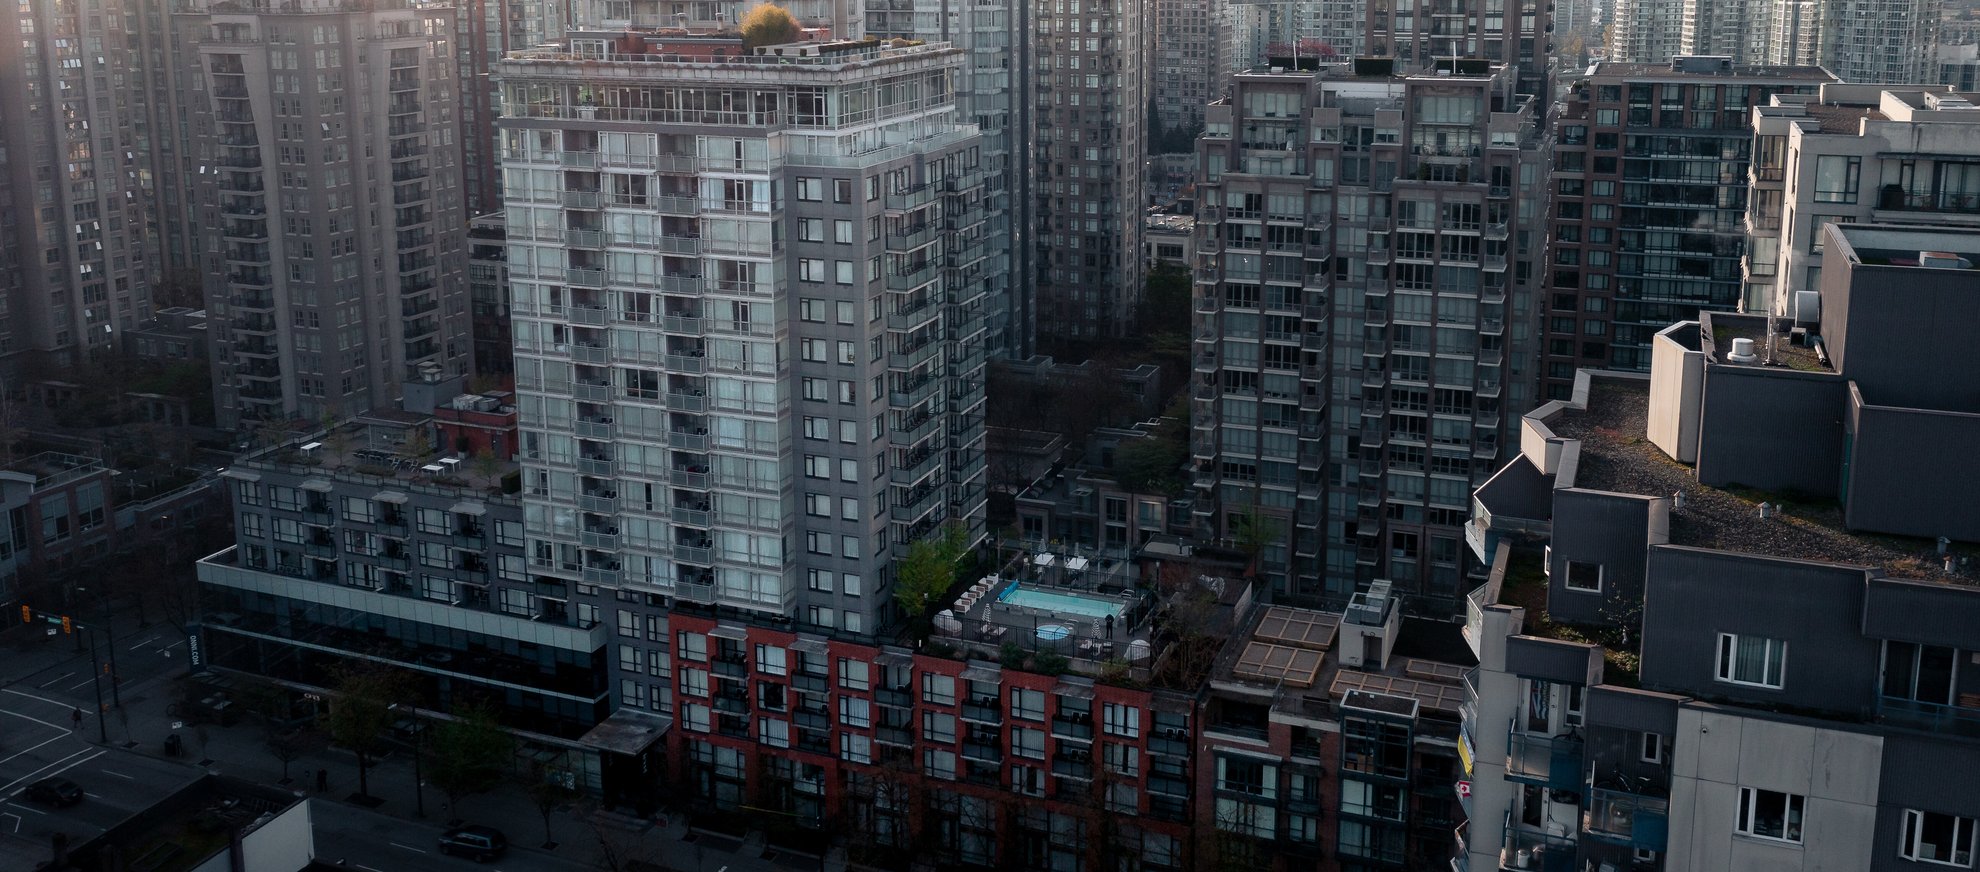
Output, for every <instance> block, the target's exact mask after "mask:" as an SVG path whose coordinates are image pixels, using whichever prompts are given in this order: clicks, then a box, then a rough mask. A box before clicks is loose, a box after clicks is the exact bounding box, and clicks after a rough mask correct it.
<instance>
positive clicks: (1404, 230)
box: [1191, 61, 1544, 614]
mask: <svg viewBox="0 0 1980 872" xmlns="http://www.w3.org/2000/svg"><path fill="white" fill-rule="evenodd" d="M1384 64H1385V62H1368V63H1364V64H1363V65H1362V68H1361V70H1360V72H1359V73H1357V72H1356V71H1355V70H1354V69H1352V68H1348V67H1339V66H1336V67H1326V68H1323V69H1322V70H1321V71H1320V72H1318V73H1315V72H1304V71H1302V72H1281V73H1269V72H1267V73H1253V74H1244V75H1240V76H1238V77H1237V82H1236V85H1235V90H1234V92H1233V96H1232V98H1231V99H1230V100H1228V101H1227V102H1224V103H1221V104H1219V105H1216V106H1213V107H1212V109H1211V120H1210V122H1209V127H1208V129H1207V130H1206V132H1205V135H1204V137H1203V138H1202V140H1200V143H1199V155H1200V156H1201V159H1202V160H1203V171H1202V181H1201V182H1200V183H1199V184H1200V187H1199V190H1200V191H1201V192H1202V204H1203V205H1202V206H1200V207H1199V209H1198V215H1197V224H1196V228H1197V241H1196V251H1197V257H1198V264H1197V268H1196V271H1195V278H1196V290H1195V310H1196V314H1195V319H1196V334H1195V335H1196V343H1195V350H1194V352H1193V361H1192V362H1193V370H1194V374H1193V378H1192V382H1191V399H1192V407H1191V409H1192V411H1191V425H1192V428H1193V435H1192V452H1191V453H1192V457H1193V458H1194V468H1195V472H1194V475H1195V481H1194V484H1195V487H1196V488H1197V490H1198V496H1197V500H1196V506H1197V511H1198V513H1199V518H1200V520H1201V523H1202V527H1203V533H1204V535H1206V536H1207V537H1209V538H1212V539H1218V540H1223V541H1225V542H1227V543H1238V542H1247V541H1248V542H1252V543H1255V544H1256V545H1257V552H1256V559H1257V571H1258V573H1259V578H1260V579H1261V588H1262V589H1263V591H1264V592H1265V593H1264V595H1266V596H1269V597H1271V598H1273V599H1274V600H1275V601H1286V602H1299V603H1306V602H1310V603H1332V604H1335V605H1336V606H1339V605H1341V604H1345V603H1346V602H1347V600H1348V598H1349V597H1350V596H1352V595H1353V594H1354V593H1355V592H1356V590H1357V589H1358V588H1360V587H1362V586H1364V585H1365V584H1366V583H1367V582H1369V581H1372V580H1374V579H1376V578H1386V579H1389V580H1391V581H1392V582H1393V583H1394V585H1395V589H1396V590H1397V592H1398V593H1399V594H1403V595H1405V596H1406V597H1407V603H1408V605H1409V606H1410V607H1411V608H1413V609H1421V610H1424V611H1427V612H1439V611H1441V612H1443V613H1445V614H1449V613H1450V612H1451V611H1452V610H1453V609H1455V608H1456V605H1457V597H1458V595H1459V593H1460V592H1461V590H1462V589H1464V588H1465V587H1468V586H1469V585H1468V583H1467V582H1465V581H1464V577H1465V575H1466V574H1467V573H1468V572H1469V571H1470V570H1469V569H1468V567H1467V565H1466V564H1465V562H1464V561H1463V559H1462V555H1461V554H1460V550H1461V549H1460V548H1459V547H1458V545H1459V542H1460V541H1461V533H1460V528H1461V526H1462V524H1463V515H1464V512H1463V509H1462V505H1463V503H1464V501H1465V500H1466V499H1467V496H1466V495H1467V494H1469V492H1470V490H1471V488H1472V487H1473V485H1474V483H1476V482H1481V481H1483V480H1484V477H1485V476H1486V475H1487V474H1489V472H1490V471H1491V470H1492V469H1494V468H1495V467H1496V466H1497V465H1498V464H1497V463H1496V462H1495V459H1496V458H1497V457H1498V456H1499V453H1500V450H1501V446H1502V445H1506V444H1509V442H1510V439H1509V438H1508V434H1509V433H1510V432H1511V431H1510V430H1508V427H1509V426H1510V425H1509V421H1508V418H1509V416H1507V415H1505V414H1504V412H1505V410H1506V409H1508V408H1523V407H1524V406H1525V405H1526V404H1527V402H1528V400H1529V392H1530V390H1531V388H1530V386H1529V381H1528V378H1529V375H1530V373H1531V372H1532V366H1533V360H1532V359H1531V357H1530V355H1531V354H1532V352H1533V342H1534V340H1535V337H1534V336H1533V335H1532V333H1531V331H1530V329H1528V327H1527V326H1526V320H1527V318H1528V316H1529V315H1530V314H1531V312H1532V309H1531V302H1530V300H1529V294H1530V293H1531V292H1530V290H1528V288H1529V282H1531V281H1532V280H1533V276H1532V266H1533V264H1532V260H1533V258H1534V256H1535V255H1534V253H1535V252H1536V251H1538V249H1539V245H1540V241H1541V240H1540V239H1539V237H1538V235H1537V231H1538V228H1537V227H1536V226H1535V221H1536V218H1537V215H1538V202H1539V196H1540V195H1539V186H1540V185H1541V184H1543V183H1544V174H1543V173H1542V171H1541V160H1542V156H1541V152H1540V149H1539V143H1540V139H1541V137H1540V136H1539V130H1538V127H1537V125H1538V123H1539V121H1538V118H1537V117H1536V114H1535V113H1536V112H1537V111H1538V110H1537V102H1536V101H1535V100H1533V99H1532V98H1529V97H1523V96H1520V95H1517V94H1516V93H1515V91H1514V88H1515V85H1516V82H1515V77H1514V75H1513V73H1512V71H1511V70H1510V69H1509V68H1507V67H1504V66H1495V65H1488V64H1487V63H1486V62H1484V61H1459V62H1458V64H1459V65H1460V66H1459V68H1458V69H1456V70H1455V71H1446V74H1444V75H1436V76H1431V75H1423V76H1407V77H1398V76H1393V75H1389V74H1388V73H1387V71H1386V70H1384V69H1382V67H1383V66H1384ZM1246 547H1249V546H1246Z"/></svg>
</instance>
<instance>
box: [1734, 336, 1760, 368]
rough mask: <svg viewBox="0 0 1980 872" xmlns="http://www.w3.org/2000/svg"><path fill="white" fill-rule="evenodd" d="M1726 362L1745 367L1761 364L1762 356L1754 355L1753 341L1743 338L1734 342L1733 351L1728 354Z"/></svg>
mask: <svg viewBox="0 0 1980 872" xmlns="http://www.w3.org/2000/svg"><path fill="white" fill-rule="evenodd" d="M1726 360H1727V361H1729V362H1731V363H1737V364H1742V365H1745V364H1753V363H1758V362H1760V356H1759V355H1757V354H1754V353H1753V340H1751V339H1744V338H1741V339H1735V340H1733V347H1732V350H1731V351H1728V352H1726Z"/></svg>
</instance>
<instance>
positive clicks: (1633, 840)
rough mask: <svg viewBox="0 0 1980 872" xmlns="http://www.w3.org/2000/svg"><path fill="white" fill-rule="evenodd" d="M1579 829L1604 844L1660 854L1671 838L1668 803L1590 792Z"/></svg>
mask: <svg viewBox="0 0 1980 872" xmlns="http://www.w3.org/2000/svg"><path fill="white" fill-rule="evenodd" d="M1581 828H1582V829H1583V830H1584V831H1586V832H1587V833H1588V835H1589V836H1590V837H1592V838H1596V839H1600V840H1602V841H1605V842H1613V843H1616V844H1620V845H1627V846H1629V847H1632V848H1637V849H1640V850H1645V851H1662V850H1664V846H1665V843H1666V842H1667V841H1668V840H1669V834H1670V800H1668V799H1666V798H1664V797H1661V796H1644V795H1642V794H1638V793H1632V792H1630V791H1627V790H1616V789H1611V788H1604V787H1597V788H1594V789H1593V790H1591V791H1590V792H1589V799H1588V808H1587V810H1586V811H1584V812H1582V814H1581Z"/></svg>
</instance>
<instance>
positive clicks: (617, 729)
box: [578, 708, 674, 756]
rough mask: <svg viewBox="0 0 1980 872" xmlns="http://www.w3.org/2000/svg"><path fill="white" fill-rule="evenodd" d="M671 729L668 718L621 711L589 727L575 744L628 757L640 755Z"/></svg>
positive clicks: (628, 709) (634, 710)
mask: <svg viewBox="0 0 1980 872" xmlns="http://www.w3.org/2000/svg"><path fill="white" fill-rule="evenodd" d="M673 726H674V720H673V719H672V718H668V717H662V716H660V715H656V714H649V713H647V712H643V711H640V710H638V709H630V708H622V709H619V710H618V711H615V712H613V713H612V715H611V717H608V718H606V719H605V720H603V721H600V722H599V723H598V726H595V727H592V728H591V729H590V731H588V732H586V733H585V734H584V737H583V738H581V739H578V744H580V745H584V746H585V747H587V748H597V749H598V750H600V751H604V752H606V753H609V754H624V755H626V756H632V755H635V754H641V753H644V752H645V751H646V749H648V748H651V747H653V744H654V743H655V742H658V741H660V740H661V739H663V738H666V736H667V731H668V730H669V729H671V728H672V727H673Z"/></svg>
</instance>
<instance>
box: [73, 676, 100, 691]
mask: <svg viewBox="0 0 1980 872" xmlns="http://www.w3.org/2000/svg"><path fill="white" fill-rule="evenodd" d="M95 681H96V679H94V678H85V679H83V680H82V681H80V682H78V683H76V684H73V685H70V686H69V689H70V690H81V689H83V688H85V687H88V686H90V685H91V684H93V683H95Z"/></svg>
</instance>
